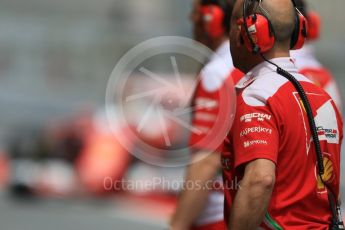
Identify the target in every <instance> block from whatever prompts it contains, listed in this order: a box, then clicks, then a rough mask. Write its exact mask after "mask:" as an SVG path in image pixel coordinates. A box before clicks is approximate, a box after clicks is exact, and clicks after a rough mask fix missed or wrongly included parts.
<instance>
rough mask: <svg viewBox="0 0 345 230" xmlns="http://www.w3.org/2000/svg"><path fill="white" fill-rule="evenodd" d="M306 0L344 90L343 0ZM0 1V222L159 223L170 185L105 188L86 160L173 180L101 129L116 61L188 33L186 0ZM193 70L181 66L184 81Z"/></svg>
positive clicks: (16, 228) (172, 172)
mask: <svg viewBox="0 0 345 230" xmlns="http://www.w3.org/2000/svg"><path fill="white" fill-rule="evenodd" d="M308 2H309V3H310V6H311V8H312V9H314V10H316V11H317V12H319V13H320V14H321V17H322V22H323V27H322V28H323V30H322V37H321V39H320V40H319V41H318V42H317V43H316V44H315V46H316V51H317V55H318V57H319V58H320V60H321V61H322V62H323V63H324V64H325V65H326V66H327V67H328V68H329V69H330V70H331V71H332V72H333V74H334V76H335V78H336V80H337V82H338V83H339V86H340V89H341V90H342V93H343V97H344V96H345V94H344V93H345V77H344V72H345V43H344V41H345V28H344V23H345V15H344V14H343V9H344V8H345V1H344V0H332V1H324V0H309V1H308ZM0 6H1V7H0V107H1V110H0V151H1V154H0V229H1V230H2V229H4V230H22V229H25V230H30V229H33V230H45V229H52V230H54V229H76V230H78V229H99V230H103V229H121V230H126V229H137V228H139V227H140V229H151V230H154V229H162V228H164V226H166V221H167V219H168V217H169V215H170V214H171V212H172V210H173V207H174V203H175V197H176V190H177V189H170V190H168V191H167V190H164V189H162V188H156V189H153V190H150V191H142V190H140V189H139V191H130V192H128V191H127V192H126V191H121V192H114V191H112V192H108V191H104V188H103V184H102V180H101V179H100V178H102V176H104V175H105V174H104V173H103V174H102V173H100V175H96V176H95V175H94V174H97V172H99V171H100V169H99V167H101V168H102V166H103V164H102V159H101V160H100V162H99V164H98V165H96V166H92V164H91V163H90V162H95V161H97V160H98V158H100V157H102V156H103V157H105V158H106V159H107V161H111V160H108V159H109V158H107V157H109V154H110V155H111V154H112V151H113V152H116V159H115V160H114V161H113V164H111V165H110V166H109V167H114V168H115V169H114V171H112V172H111V175H107V176H111V177H112V178H113V179H117V178H130V179H133V178H134V179H135V180H143V181H145V180H147V179H150V178H152V177H153V176H154V175H164V177H166V178H169V179H170V180H179V179H181V178H182V175H183V168H174V169H171V168H169V169H167V168H159V167H153V166H148V165H145V164H143V163H140V162H139V161H138V160H136V159H133V157H131V156H129V155H128V153H127V152H126V151H125V150H124V149H121V147H120V146H119V145H118V144H115V145H114V146H110V147H109V145H107V144H109V136H107V135H104V133H102V132H99V129H98V128H99V127H98V125H99V122H104V97H105V91H106V87H107V81H108V78H109V76H110V73H111V71H112V69H113V68H114V66H115V64H116V63H117V61H118V60H119V59H120V58H121V56H122V55H124V54H125V53H126V52H127V51H128V50H130V49H131V48H132V47H134V46H135V45H137V44H138V43H140V42H143V41H145V40H147V39H149V38H153V37H157V36H166V35H174V36H185V37H190V36H191V25H190V23H189V21H188V14H189V11H190V10H191V6H192V0H174V1H171V0H140V1H138V0H126V1H123V0H97V1H96V0H59V1H57V0H55V1H53V0H25V1H21V0H0ZM151 64H152V63H151ZM153 65H154V63H153ZM161 69H162V70H163V72H165V73H166V74H169V71H170V72H171V69H170V67H168V66H163V67H161ZM196 70H197V67H195V68H194V67H193V68H187V69H186V70H185V71H184V72H183V74H184V75H186V79H192V78H193V77H194V75H195V74H196ZM344 98H345V97H344ZM100 120H101V121H100ZM119 132H124V133H125V131H123V130H121V127H119ZM179 141H182V142H183V140H179ZM110 142H111V141H110ZM95 143H96V144H95ZM104 145H106V146H108V148H105V150H104V152H105V153H104V154H96V155H97V156H95V154H93V151H94V149H95V148H96V149H97V146H104ZM95 146H96V147H95ZM109 152H110V153H109ZM110 159H112V158H111V157H110ZM343 159H344V160H345V158H344V157H343ZM344 160H343V162H342V163H343V168H344V166H345V163H344ZM100 165H101V166H100ZM92 167H95V168H92ZM90 171H91V172H90ZM108 172H109V171H108ZM105 173H106V172H105ZM343 175H344V174H343ZM344 178H345V177H344V176H343V177H342V181H343V186H345V184H344ZM343 194H345V189H344V188H343ZM344 198H345V197H344ZM344 198H343V199H344ZM148 210H149V211H148Z"/></svg>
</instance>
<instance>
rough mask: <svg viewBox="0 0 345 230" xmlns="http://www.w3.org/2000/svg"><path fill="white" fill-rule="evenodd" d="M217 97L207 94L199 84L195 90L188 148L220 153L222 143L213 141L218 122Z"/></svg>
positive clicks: (212, 93)
mask: <svg viewBox="0 0 345 230" xmlns="http://www.w3.org/2000/svg"><path fill="white" fill-rule="evenodd" d="M218 97H219V93H218V92H207V91H205V90H204V89H203V87H202V86H201V84H200V85H199V86H198V87H197V89H196V92H195V95H194V100H193V103H192V108H193V110H194V112H193V114H192V122H191V123H192V130H191V134H190V139H189V146H190V147H191V148H192V149H194V150H209V151H216V152H220V151H221V150H222V148H223V142H222V141H217V140H215V139H214V138H215V135H214V131H215V126H216V125H217V124H218V125H219V122H220V118H219V111H220V110H219V99H218Z"/></svg>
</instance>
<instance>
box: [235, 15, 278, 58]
mask: <svg viewBox="0 0 345 230" xmlns="http://www.w3.org/2000/svg"><path fill="white" fill-rule="evenodd" d="M246 22H247V27H248V32H249V35H250V38H248V34H247V32H246V29H245V26H244V21H243V18H240V19H238V21H237V24H238V25H239V26H240V28H241V36H242V38H243V40H244V44H245V46H246V47H247V49H248V50H249V51H250V52H253V53H259V52H260V53H265V52H267V51H269V50H270V49H272V48H273V46H274V43H275V38H274V31H273V27H272V25H271V23H270V22H269V20H268V19H267V18H266V17H265V16H264V15H261V14H255V15H254V14H253V15H250V16H248V17H247V19H246Z"/></svg>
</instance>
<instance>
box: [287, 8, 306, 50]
mask: <svg viewBox="0 0 345 230" xmlns="http://www.w3.org/2000/svg"><path fill="white" fill-rule="evenodd" d="M307 34H308V22H307V19H306V18H305V17H304V16H303V15H302V14H301V13H297V14H296V17H295V29H294V31H293V33H292V36H291V43H290V49H292V50H298V49H300V48H302V47H303V45H304V42H305V40H306V38H307Z"/></svg>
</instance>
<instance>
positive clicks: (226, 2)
mask: <svg viewBox="0 0 345 230" xmlns="http://www.w3.org/2000/svg"><path fill="white" fill-rule="evenodd" d="M201 5H202V6H207V5H216V6H219V7H220V8H221V9H222V10H223V12H224V19H223V27H224V28H225V31H226V33H229V32H230V19H231V15H232V11H233V9H234V5H235V0H201Z"/></svg>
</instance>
